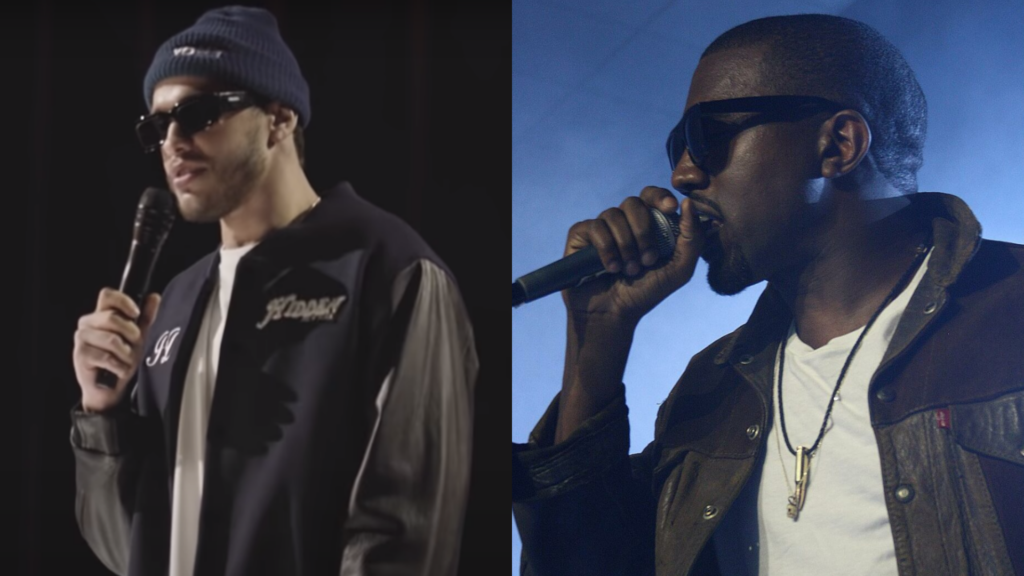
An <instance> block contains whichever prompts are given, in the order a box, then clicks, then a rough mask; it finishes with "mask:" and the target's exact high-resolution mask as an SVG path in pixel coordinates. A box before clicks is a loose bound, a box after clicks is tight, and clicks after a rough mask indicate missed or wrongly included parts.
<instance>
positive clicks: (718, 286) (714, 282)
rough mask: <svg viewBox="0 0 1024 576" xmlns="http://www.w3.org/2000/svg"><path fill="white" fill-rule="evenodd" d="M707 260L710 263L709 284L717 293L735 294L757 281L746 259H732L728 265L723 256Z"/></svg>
mask: <svg viewBox="0 0 1024 576" xmlns="http://www.w3.org/2000/svg"><path fill="white" fill-rule="evenodd" d="M705 260H706V261H707V263H708V286H710V287H711V290H713V291H714V292H715V293H716V294H720V295H722V296H735V295H736V294H739V293H740V292H743V291H744V290H746V289H747V288H749V287H750V286H753V285H754V284H756V283H757V282H756V281H755V280H754V277H753V275H752V274H751V273H750V267H749V266H747V265H746V262H745V261H740V262H736V261H732V262H729V265H726V264H725V262H724V261H723V260H724V259H721V258H718V259H713V260H712V259H707V258H705Z"/></svg>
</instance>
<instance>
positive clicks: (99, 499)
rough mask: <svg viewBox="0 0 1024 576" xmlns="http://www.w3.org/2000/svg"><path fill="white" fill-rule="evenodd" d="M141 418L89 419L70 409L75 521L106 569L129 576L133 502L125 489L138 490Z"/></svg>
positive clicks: (99, 416)
mask: <svg viewBox="0 0 1024 576" xmlns="http://www.w3.org/2000/svg"><path fill="white" fill-rule="evenodd" d="M137 419H138V416H136V415H134V414H132V413H129V412H122V413H119V414H117V415H106V414H91V413H87V412H84V411H83V410H82V407H81V405H77V406H75V407H74V408H73V409H72V410H71V447H72V450H73V451H74V454H75V483H76V486H77V489H76V492H75V518H76V520H77V521H78V528H79V530H80V531H81V533H82V537H83V538H85V541H86V542H87V543H88V544H89V547H90V548H92V551H93V553H95V554H96V556H97V558H99V559H100V561H101V562H103V564H104V565H105V566H106V567H107V568H108V569H110V570H111V571H113V572H114V573H116V574H121V575H125V574H127V573H128V551H129V547H130V534H131V517H132V510H131V502H129V501H128V500H129V499H128V498H124V497H123V496H124V495H125V492H124V488H122V487H130V486H134V484H135V483H134V481H133V480H132V476H134V475H135V474H136V471H137V469H138V467H137V466H136V465H135V464H136V462H135V461H134V460H135V455H134V453H135V448H134V441H135V440H136V439H137V437H138V432H139V429H140V428H141V427H140V426H139V425H138V422H137Z"/></svg>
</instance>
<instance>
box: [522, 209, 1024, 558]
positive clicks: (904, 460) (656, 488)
mask: <svg viewBox="0 0 1024 576" xmlns="http://www.w3.org/2000/svg"><path fill="white" fill-rule="evenodd" d="M912 205H913V206H914V209H915V210H918V211H920V213H921V214H922V216H924V217H926V218H928V219H929V221H930V222H931V223H932V230H933V240H934V250H933V252H932V256H931V260H930V262H929V266H928V270H927V273H926V274H925V276H924V277H923V279H922V281H921V283H920V285H919V286H918V288H917V290H916V291H915V292H914V294H913V296H912V297H911V300H910V302H909V304H908V306H907V309H906V311H905V312H904V314H903V316H902V318H901V320H900V323H899V326H898V328H897V330H896V333H895V334H894V336H893V339H892V341H891V343H890V345H889V349H888V350H887V352H886V354H885V356H884V358H883V360H882V362H881V364H880V366H879V368H878V370H877V371H876V372H875V374H874V376H873V378H872V382H871V384H870V389H869V394H870V396H869V402H870V410H871V423H872V427H873V428H874V430H875V439H876V441H877V444H878V451H879V454H880V457H881V464H882V477H883V484H884V493H885V504H886V507H887V509H888V512H889V522H890V526H891V528H892V536H893V543H894V546H895V550H896V560H897V563H898V566H899V571H900V574H902V575H910V574H922V575H923V574H927V575H929V576H932V575H944V574H949V575H961V574H979V575H980V574H993V575H995V574H998V575H1005V574H1013V573H1016V574H1024V269H1022V264H1024V246H1021V245H1017V244H1009V243H1005V242H993V241H987V240H981V239H980V231H981V229H980V226H979V225H978V223H977V221H976V220H975V218H974V216H973V215H972V214H971V212H970V210H969V209H968V208H967V206H966V205H965V204H964V203H963V202H962V201H960V200H959V199H957V198H955V197H953V196H949V195H944V194H917V195H914V196H913V197H912ZM791 319H792V316H791V313H790V312H789V309H788V307H787V306H786V305H785V303H784V302H783V301H782V299H781V298H780V297H779V296H778V294H777V293H776V292H775V290H774V288H773V287H772V286H771V285H769V286H768V287H767V288H766V289H765V291H764V293H763V294H762V295H761V298H760V300H759V301H758V303H757V305H756V306H755V308H754V311H753V313H752V314H751V316H750V319H749V321H748V322H747V323H746V324H745V325H743V326H741V327H740V328H739V329H737V330H736V331H735V332H733V333H732V334H729V335H727V336H725V337H723V338H721V339H720V340H718V341H717V342H715V343H714V344H712V345H711V346H709V347H707V348H705V349H704V350H703V351H701V352H700V353H698V354H697V355H696V356H694V357H693V359H692V360H691V362H690V364H689V366H688V367H687V369H686V371H685V372H684V373H683V375H682V377H681V378H680V379H679V381H678V382H677V383H676V385H675V387H674V388H673V390H672V392H671V393H670V394H669V396H668V398H667V399H666V401H665V402H663V403H662V405H661V408H660V409H659V412H658V417H657V421H656V423H655V433H654V441H653V442H651V443H650V444H649V445H648V446H647V447H646V448H645V449H644V450H643V452H642V453H640V454H635V455H633V456H630V455H629V454H628V446H629V424H628V421H627V408H626V404H625V397H624V395H620V396H619V397H618V398H617V399H616V400H614V401H613V402H612V403H611V404H610V405H609V406H607V407H606V408H605V409H604V410H603V411H602V412H601V413H600V414H598V415H596V416H595V417H593V418H591V419H590V420H588V421H587V422H586V423H585V424H584V426H583V427H582V428H581V429H580V430H578V431H577V432H576V433H574V434H573V435H572V436H571V437H570V438H568V439H566V441H564V442H562V443H560V444H558V445H554V446H553V445H552V442H553V438H554V430H555V424H556V419H557V404H558V398H557V397H556V398H555V400H554V402H553V403H552V404H551V406H550V407H549V409H548V411H547V413H546V414H545V415H544V416H543V418H542V419H541V421H540V423H539V424H538V425H537V427H536V428H535V429H534V431H533V433H532V434H531V436H530V440H529V443H527V444H522V445H517V444H513V446H512V454H513V457H512V463H513V496H512V502H513V505H512V508H513V511H514V513H515V517H516V521H517V524H518V526H519V531H520V534H521V536H522V541H523V555H522V563H521V567H522V573H523V574H525V575H530V576H544V575H555V574H557V575H564V574H586V575H589V576H600V575H604V574H630V575H633V574H636V575H647V574H657V575H659V576H661V575H669V574H671V575H683V574H715V573H717V572H718V570H717V561H716V558H715V552H714V550H715V547H714V546H710V545H709V542H710V539H711V537H712V535H713V533H714V532H715V529H716V528H717V527H718V526H720V524H721V522H722V519H723V518H724V517H726V516H727V515H728V514H729V512H730V507H731V506H732V505H733V503H734V501H735V500H736V497H737V495H738V494H739V493H740V491H741V490H742V489H743V488H744V486H745V484H746V483H747V482H748V481H749V480H750V479H751V477H753V476H756V474H754V473H755V472H756V469H757V465H758V462H759V458H760V457H761V456H762V455H763V454H764V453H765V439H766V438H767V434H765V433H764V431H765V430H766V429H767V426H768V425H769V424H770V423H769V422H768V418H769V415H770V414H772V381H773V379H772V373H773V367H774V365H775V357H776V352H777V350H778V348H779V344H780V342H781V339H782V337H783V336H784V335H785V334H786V331H787V329H788V327H789V325H790V322H791ZM622 390H623V392H624V390H625V389H624V388H623V389H622ZM946 411H948V412H946ZM947 414H948V419H940V418H939V417H940V416H945V415H947ZM947 426H948V427H947ZM755 543H756V542H755ZM744 548H746V547H745V546H744ZM757 553H758V552H757V547H756V546H755V547H754V548H753V551H752V552H750V554H754V555H756V554H757ZM754 560H755V563H754V565H756V558H755V559H754Z"/></svg>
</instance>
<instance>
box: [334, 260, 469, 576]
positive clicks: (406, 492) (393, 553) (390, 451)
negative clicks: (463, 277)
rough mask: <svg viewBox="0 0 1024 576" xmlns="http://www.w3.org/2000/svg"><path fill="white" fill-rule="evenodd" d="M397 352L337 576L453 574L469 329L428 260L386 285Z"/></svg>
mask: <svg viewBox="0 0 1024 576" xmlns="http://www.w3.org/2000/svg"><path fill="white" fill-rule="evenodd" d="M392 300H393V302H394V305H395V308H396V310H402V309H403V307H404V310H403V311H402V312H401V313H396V314H395V320H394V321H396V322H402V323H404V326H403V327H401V328H402V332H404V334H403V336H402V338H400V339H399V342H400V345H401V351H400V353H399V354H397V355H395V358H397V360H395V361H394V363H393V366H391V367H390V370H388V371H387V376H386V377H385V380H384V383H383V385H382V386H381V387H380V391H379V393H378V394H377V396H376V403H375V408H376V422H375V424H374V427H373V431H372V434H371V436H370V441H369V444H368V446H367V449H366V452H365V454H364V457H363V462H362V466H361V469H360V471H359V475H358V477H357V478H356V482H355V485H354V487H353V490H352V493H351V495H350V500H349V511H348V512H349V514H348V520H347V521H346V523H345V527H344V538H345V543H344V550H343V553H342V565H341V571H340V573H341V574H342V576H357V575H358V576H371V575H374V576H375V575H385V574H386V575H403V576H405V575H410V576H411V575H416V576H449V575H452V576H454V574H456V571H457V564H458V558H459V546H460V543H461V536H462V524H463V519H464V516H465V511H466V498H467V495H468V492H469V473H470V455H471V453H472V450H471V448H472V445H471V443H472V406H473V388H474V385H475V382H476V376H477V372H478V369H479V366H478V361H477V355H476V348H475V346H474V342H473V330H472V327H471V325H470V322H469V317H468V314H467V312H466V310H465V308H464V305H463V302H462V299H461V296H460V294H459V292H458V289H457V287H456V285H455V283H454V281H453V280H452V279H451V278H450V277H449V276H448V275H447V274H446V273H445V272H444V271H443V270H441V269H440V268H439V267H438V266H436V265H435V264H433V263H432V262H430V261H428V260H419V261H418V262H416V263H415V264H413V265H412V266H411V267H409V268H407V269H406V270H405V271H404V272H403V273H402V274H399V275H398V277H397V280H396V282H395V285H394V289H393V299H392Z"/></svg>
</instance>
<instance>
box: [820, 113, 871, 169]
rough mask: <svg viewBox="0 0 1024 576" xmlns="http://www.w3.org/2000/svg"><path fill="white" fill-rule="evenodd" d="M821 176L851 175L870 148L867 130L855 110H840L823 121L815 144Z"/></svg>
mask: <svg viewBox="0 0 1024 576" xmlns="http://www.w3.org/2000/svg"><path fill="white" fill-rule="evenodd" d="M818 145H819V148H820V150H821V175H822V176H824V177H825V178H838V177H840V176H845V175H847V174H849V173H850V172H853V170H854V169H855V168H857V166H858V165H859V164H860V163H861V161H862V160H864V157H865V156H867V154H868V150H869V149H870V148H871V128H870V127H869V126H868V121H867V120H866V119H865V118H864V116H862V115H861V114H860V112H857V111H856V110H840V111H839V112H836V113H835V114H833V115H832V117H831V118H829V119H828V120H826V121H825V123H824V124H822V127H821V134H820V137H819V140H818Z"/></svg>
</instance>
